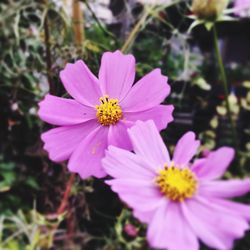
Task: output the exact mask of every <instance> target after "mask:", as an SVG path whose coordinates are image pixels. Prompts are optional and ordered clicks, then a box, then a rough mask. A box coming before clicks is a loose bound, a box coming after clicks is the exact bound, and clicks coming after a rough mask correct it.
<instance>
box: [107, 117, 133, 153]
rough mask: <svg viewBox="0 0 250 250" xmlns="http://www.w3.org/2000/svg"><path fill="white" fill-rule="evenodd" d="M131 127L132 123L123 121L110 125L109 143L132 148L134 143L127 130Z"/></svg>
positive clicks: (128, 148)
mask: <svg viewBox="0 0 250 250" xmlns="http://www.w3.org/2000/svg"><path fill="white" fill-rule="evenodd" d="M129 127H131V125H130V124H128V123H125V122H123V121H119V122H118V123H116V124H115V125H112V126H110V127H109V133H108V144H109V145H113V146H117V147H119V148H123V149H127V150H131V149H132V144H131V141H130V139H129V136H128V132H127V129H128V128H129Z"/></svg>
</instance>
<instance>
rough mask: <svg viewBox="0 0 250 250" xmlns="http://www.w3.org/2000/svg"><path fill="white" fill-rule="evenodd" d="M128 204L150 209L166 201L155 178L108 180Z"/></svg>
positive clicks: (141, 209)
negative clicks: (154, 180) (155, 182)
mask: <svg viewBox="0 0 250 250" xmlns="http://www.w3.org/2000/svg"><path fill="white" fill-rule="evenodd" d="M106 183H107V184H108V185H110V186H111V189H112V190H113V191H114V192H116V193H118V195H119V197H120V199H121V200H123V201H124V202H126V203H127V204H128V206H130V207H131V208H133V209H135V210H139V211H150V210H153V209H155V208H157V207H158V206H160V204H162V202H165V201H166V198H165V197H164V196H162V194H161V192H160V191H159V189H158V187H157V186H156V185H155V184H154V182H153V180H151V181H148V180H140V179H128V178H127V179H114V180H110V181H106Z"/></svg>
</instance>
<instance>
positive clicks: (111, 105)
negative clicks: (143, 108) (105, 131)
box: [96, 95, 122, 126]
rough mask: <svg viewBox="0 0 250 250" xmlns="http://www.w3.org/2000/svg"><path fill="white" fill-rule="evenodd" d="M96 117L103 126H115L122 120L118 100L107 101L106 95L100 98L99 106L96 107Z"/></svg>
mask: <svg viewBox="0 0 250 250" xmlns="http://www.w3.org/2000/svg"><path fill="white" fill-rule="evenodd" d="M96 117H97V120H98V122H99V123H100V124H102V125H103V126H109V125H114V124H116V123H117V122H118V121H119V120H120V119H121V118H122V109H121V107H120V106H119V104H118V100H117V99H109V97H108V95H105V96H104V97H101V98H100V105H99V106H98V105H96Z"/></svg>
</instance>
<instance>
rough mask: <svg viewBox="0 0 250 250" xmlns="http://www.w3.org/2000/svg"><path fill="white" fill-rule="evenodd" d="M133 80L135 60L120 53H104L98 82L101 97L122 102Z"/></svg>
mask: <svg viewBox="0 0 250 250" xmlns="http://www.w3.org/2000/svg"><path fill="white" fill-rule="evenodd" d="M134 78H135V58H134V57H133V56H132V55H124V54H122V53H121V52H120V51H118V50H117V51H115V52H113V53H112V52H105V53H104V54H103V56H102V61H101V67H100V71H99V80H100V83H101V89H102V93H103V95H108V96H109V97H110V98H117V99H118V100H119V101H120V100H122V99H123V98H124V97H125V96H126V94H127V93H128V91H129V90H130V88H131V86H132V84H133V82H134Z"/></svg>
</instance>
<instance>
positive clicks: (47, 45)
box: [44, 12, 55, 94]
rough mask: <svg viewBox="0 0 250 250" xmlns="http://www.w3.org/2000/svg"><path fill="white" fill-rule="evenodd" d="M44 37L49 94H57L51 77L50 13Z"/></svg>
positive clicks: (46, 19)
mask: <svg viewBox="0 0 250 250" xmlns="http://www.w3.org/2000/svg"><path fill="white" fill-rule="evenodd" d="M44 36H45V49H46V68H47V79H48V83H49V93H50V94H55V86H54V84H53V81H52V76H51V66H52V60H51V52H50V30H49V19H48V12H47V13H46V16H45V19H44Z"/></svg>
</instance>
